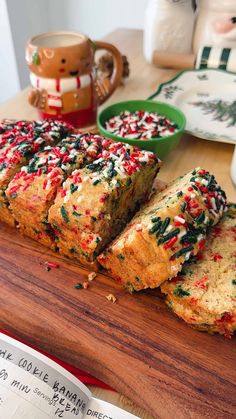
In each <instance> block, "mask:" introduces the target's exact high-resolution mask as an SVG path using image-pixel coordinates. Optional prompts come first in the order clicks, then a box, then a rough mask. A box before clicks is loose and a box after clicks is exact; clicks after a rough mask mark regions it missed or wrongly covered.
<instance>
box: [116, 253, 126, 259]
mask: <svg viewBox="0 0 236 419" xmlns="http://www.w3.org/2000/svg"><path fill="white" fill-rule="evenodd" d="M117 257H118V259H119V260H124V259H125V257H124V256H123V255H121V254H119V255H117Z"/></svg>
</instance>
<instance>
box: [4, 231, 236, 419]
mask: <svg viewBox="0 0 236 419" xmlns="http://www.w3.org/2000/svg"><path fill="white" fill-rule="evenodd" d="M46 261H50V262H51V261H53V262H57V263H59V268H53V269H51V270H50V271H49V272H47V271H46V270H45V262H46ZM87 275H88V270H86V269H85V268H83V267H81V266H79V265H77V264H76V263H74V262H70V261H67V260H64V259H62V258H60V257H59V256H56V255H55V254H54V253H53V252H51V251H49V250H48V249H46V248H44V247H42V246H41V245H39V244H37V243H36V242H33V241H31V240H30V239H27V238H22V237H21V236H20V234H19V233H18V232H17V231H16V230H14V229H10V228H8V227H6V226H3V225H1V226H0V316H1V317H0V319H1V320H0V327H1V328H3V329H5V330H6V331H8V332H10V333H12V334H13V335H15V336H16V337H18V338H21V339H23V340H24V341H26V342H28V343H29V344H32V345H34V346H36V347H37V348H39V349H42V350H44V351H46V352H48V353H51V354H53V355H55V356H57V357H58V358H61V359H62V360H64V361H67V362H69V363H72V364H73V365H75V366H77V367H79V368H81V369H84V370H86V371H87V372H89V373H91V374H93V375H94V376H96V377H97V378H100V379H101V380H103V381H104V382H106V383H107V384H110V385H111V386H112V387H113V388H115V389H117V390H118V391H119V392H121V393H123V394H125V395H126V396H128V397H129V398H130V399H132V400H133V401H134V402H135V403H137V404H138V405H140V406H142V407H144V408H145V409H146V410H147V411H149V412H150V413H151V414H152V415H153V416H154V417H155V418H168V419H170V418H173V417H176V418H178V419H181V418H205V417H206V418H211V419H215V418H217V419H219V418H222V419H223V418H224V419H226V418H233V417H236V397H235V395H236V373H235V360H236V345H235V343H236V340H235V339H232V340H231V341H229V340H227V339H225V338H224V337H220V336H210V335H207V334H204V333H202V332H198V331H195V330H193V329H191V328H189V327H188V326H187V325H185V324H184V323H183V322H182V321H180V320H178V319H177V318H176V317H175V316H174V315H173V314H172V313H171V312H170V311H168V309H167V308H166V306H165V304H164V301H163V299H162V296H161V295H160V293H159V291H158V290H153V291H145V292H139V293H136V294H133V295H130V294H128V293H127V292H125V291H124V290H123V289H121V288H120V286H119V285H118V284H116V282H115V281H113V280H112V279H111V278H109V277H108V276H105V275H102V274H99V275H98V276H97V277H96V278H95V279H94V280H93V282H92V283H91V285H90V287H89V289H87V290H85V289H75V288H74V285H75V284H76V283H78V282H83V281H86V280H87ZM110 293H112V294H114V295H115V296H116V297H117V302H116V303H114V304H113V303H112V302H109V301H108V300H107V299H106V296H107V295H108V294H110Z"/></svg>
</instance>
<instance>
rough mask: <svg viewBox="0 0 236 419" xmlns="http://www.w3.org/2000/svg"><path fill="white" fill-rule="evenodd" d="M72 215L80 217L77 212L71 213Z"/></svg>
mask: <svg viewBox="0 0 236 419" xmlns="http://www.w3.org/2000/svg"><path fill="white" fill-rule="evenodd" d="M72 215H74V216H75V217H80V216H81V214H79V213H78V212H77V211H73V212H72Z"/></svg>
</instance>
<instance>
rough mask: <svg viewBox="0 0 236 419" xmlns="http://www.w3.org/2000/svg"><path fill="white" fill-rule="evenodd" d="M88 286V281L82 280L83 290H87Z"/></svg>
mask: <svg viewBox="0 0 236 419" xmlns="http://www.w3.org/2000/svg"><path fill="white" fill-rule="evenodd" d="M88 287H89V283H88V281H85V282H83V288H84V289H85V290H87V289H88Z"/></svg>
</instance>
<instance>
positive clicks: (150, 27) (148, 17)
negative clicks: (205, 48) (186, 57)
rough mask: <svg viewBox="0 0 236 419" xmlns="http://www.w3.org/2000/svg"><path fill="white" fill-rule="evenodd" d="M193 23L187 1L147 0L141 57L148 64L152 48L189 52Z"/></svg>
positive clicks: (188, 1)
mask: <svg viewBox="0 0 236 419" xmlns="http://www.w3.org/2000/svg"><path fill="white" fill-rule="evenodd" d="M193 26H194V11H193V8H192V1H191V0H149V3H148V6H147V9H146V14H145V25H144V45H143V48H144V56H145V59H146V60H147V61H148V62H150V63H151V62H152V59H153V53H154V51H167V52H175V53H189V52H191V48H192V35H193Z"/></svg>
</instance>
